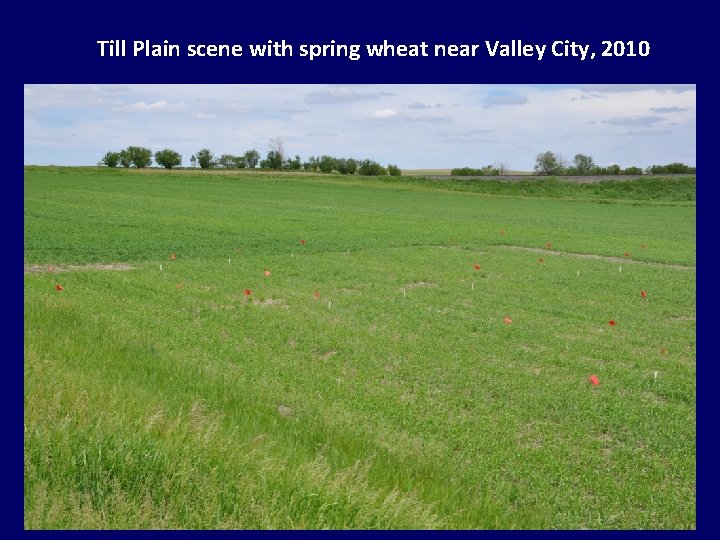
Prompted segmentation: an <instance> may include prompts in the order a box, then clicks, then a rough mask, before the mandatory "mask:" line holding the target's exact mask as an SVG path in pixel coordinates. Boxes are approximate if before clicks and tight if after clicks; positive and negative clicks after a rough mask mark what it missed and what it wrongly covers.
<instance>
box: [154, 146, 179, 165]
mask: <svg viewBox="0 0 720 540" xmlns="http://www.w3.org/2000/svg"><path fill="white" fill-rule="evenodd" d="M155 161H156V162H157V164H158V165H160V166H161V167H165V168H166V169H172V168H173V167H179V166H180V164H181V163H182V156H181V155H180V154H178V153H177V152H176V151H175V150H171V149H170V148H165V149H164V150H158V151H157V152H155Z"/></svg>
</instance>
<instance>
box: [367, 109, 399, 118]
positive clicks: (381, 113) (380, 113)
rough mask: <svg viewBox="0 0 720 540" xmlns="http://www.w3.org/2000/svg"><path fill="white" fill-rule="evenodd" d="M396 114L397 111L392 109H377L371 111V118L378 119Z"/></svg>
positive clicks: (392, 116) (393, 116)
mask: <svg viewBox="0 0 720 540" xmlns="http://www.w3.org/2000/svg"><path fill="white" fill-rule="evenodd" d="M397 115H398V112H397V111H396V110H394V109H378V110H376V111H373V113H372V116H373V118H380V119H387V118H395V117H396V116H397Z"/></svg>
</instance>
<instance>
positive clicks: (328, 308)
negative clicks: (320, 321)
mask: <svg viewBox="0 0 720 540" xmlns="http://www.w3.org/2000/svg"><path fill="white" fill-rule="evenodd" d="M328 309H330V300H328Z"/></svg>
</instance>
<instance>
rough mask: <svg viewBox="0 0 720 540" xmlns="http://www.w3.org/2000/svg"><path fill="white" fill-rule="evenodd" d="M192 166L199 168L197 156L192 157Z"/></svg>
mask: <svg viewBox="0 0 720 540" xmlns="http://www.w3.org/2000/svg"><path fill="white" fill-rule="evenodd" d="M190 166H191V167H197V158H196V157H195V154H193V155H192V156H190Z"/></svg>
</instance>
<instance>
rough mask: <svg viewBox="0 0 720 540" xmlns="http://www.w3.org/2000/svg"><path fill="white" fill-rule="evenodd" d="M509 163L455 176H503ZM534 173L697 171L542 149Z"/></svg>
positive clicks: (461, 171)
mask: <svg viewBox="0 0 720 540" xmlns="http://www.w3.org/2000/svg"><path fill="white" fill-rule="evenodd" d="M506 172H507V165H505V164H503V163H500V164H497V165H487V166H485V167H483V168H481V169H473V168H470V167H462V168H456V169H452V171H450V174H451V175H452V176H500V175H502V174H506ZM533 174H536V175H543V176H600V175H617V174H631V175H635V174H695V167H691V166H689V165H685V164H684V163H670V164H668V165H650V166H649V167H646V168H645V169H644V170H643V169H642V168H641V167H635V166H632V167H627V168H625V169H623V168H622V167H620V165H617V164H613V165H608V166H606V167H601V166H599V165H596V164H595V161H594V160H593V158H592V157H591V156H587V155H585V154H575V157H574V158H573V160H572V161H571V162H570V163H567V162H566V161H565V160H564V159H563V158H562V156H560V155H559V154H555V153H554V152H542V153H540V154H538V155H537V158H536V159H535V167H534V170H533Z"/></svg>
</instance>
